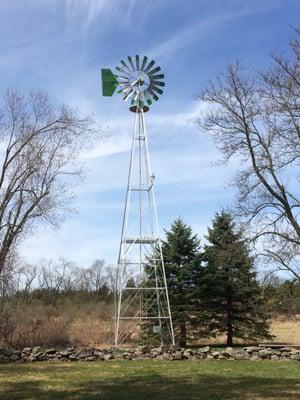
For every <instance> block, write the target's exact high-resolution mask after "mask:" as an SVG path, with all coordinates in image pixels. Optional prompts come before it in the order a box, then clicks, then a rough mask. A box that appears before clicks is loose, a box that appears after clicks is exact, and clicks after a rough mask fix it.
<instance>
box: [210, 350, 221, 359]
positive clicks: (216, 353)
mask: <svg viewBox="0 0 300 400" xmlns="http://www.w3.org/2000/svg"><path fill="white" fill-rule="evenodd" d="M211 355H212V356H213V358H219V356H220V352H219V351H213V352H212V353H211Z"/></svg>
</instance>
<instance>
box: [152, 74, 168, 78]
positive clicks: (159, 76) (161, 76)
mask: <svg viewBox="0 0 300 400" xmlns="http://www.w3.org/2000/svg"><path fill="white" fill-rule="evenodd" d="M164 77H165V76H164V74H160V75H152V76H151V79H163V78H164Z"/></svg>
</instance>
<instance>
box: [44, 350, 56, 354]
mask: <svg viewBox="0 0 300 400" xmlns="http://www.w3.org/2000/svg"><path fill="white" fill-rule="evenodd" d="M56 353H57V350H56V349H46V351H45V354H56Z"/></svg>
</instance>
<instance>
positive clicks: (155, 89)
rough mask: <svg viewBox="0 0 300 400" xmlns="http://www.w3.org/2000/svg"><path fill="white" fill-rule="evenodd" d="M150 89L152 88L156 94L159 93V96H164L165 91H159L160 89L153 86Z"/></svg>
mask: <svg viewBox="0 0 300 400" xmlns="http://www.w3.org/2000/svg"><path fill="white" fill-rule="evenodd" d="M150 88H151V89H152V90H153V91H154V92H157V93H159V94H163V90H161V89H159V88H158V87H156V86H153V85H151V86H150Z"/></svg>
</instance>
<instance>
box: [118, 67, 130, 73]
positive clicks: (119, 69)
mask: <svg viewBox="0 0 300 400" xmlns="http://www.w3.org/2000/svg"><path fill="white" fill-rule="evenodd" d="M116 70H117V71H119V72H122V74H127V75H128V71H126V70H125V69H123V68H120V67H116Z"/></svg>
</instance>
